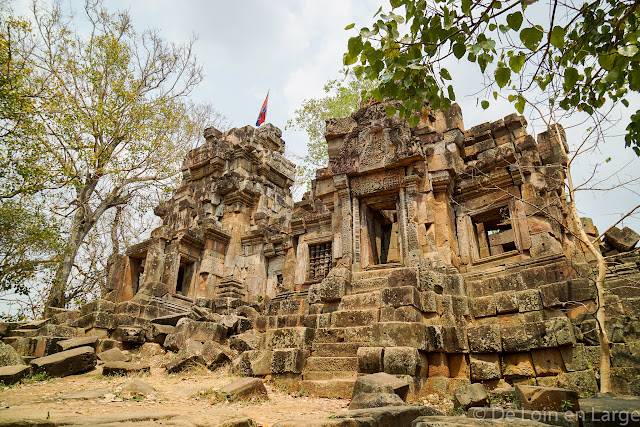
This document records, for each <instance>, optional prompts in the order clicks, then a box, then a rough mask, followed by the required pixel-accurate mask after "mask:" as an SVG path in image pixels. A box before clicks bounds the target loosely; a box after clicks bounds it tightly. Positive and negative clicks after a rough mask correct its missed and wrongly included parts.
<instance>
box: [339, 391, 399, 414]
mask: <svg viewBox="0 0 640 427" xmlns="http://www.w3.org/2000/svg"><path fill="white" fill-rule="evenodd" d="M403 405H405V403H404V400H402V399H401V398H400V396H398V395H397V394H395V393H359V394H356V395H354V396H353V397H352V398H351V402H350V403H349V409H350V410H351V409H365V408H379V407H383V406H403Z"/></svg>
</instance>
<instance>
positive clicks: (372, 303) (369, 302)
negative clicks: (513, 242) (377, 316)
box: [338, 290, 382, 310]
mask: <svg viewBox="0 0 640 427" xmlns="http://www.w3.org/2000/svg"><path fill="white" fill-rule="evenodd" d="M381 305H382V297H381V291H379V290H375V291H370V292H362V293H359V294H352V295H345V296H344V297H342V300H341V301H340V305H338V310H361V309H366V308H380V306H381Z"/></svg>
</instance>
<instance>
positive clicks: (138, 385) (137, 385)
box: [120, 378, 156, 399]
mask: <svg viewBox="0 0 640 427" xmlns="http://www.w3.org/2000/svg"><path fill="white" fill-rule="evenodd" d="M152 394H156V390H155V389H154V388H153V387H151V386H150V385H149V384H147V383H146V382H144V381H142V380H140V379H138V378H134V379H133V380H131V381H129V382H128V383H126V384H124V385H123V386H122V391H121V392H120V395H121V396H122V397H123V398H124V399H132V398H133V397H135V396H149V395H152Z"/></svg>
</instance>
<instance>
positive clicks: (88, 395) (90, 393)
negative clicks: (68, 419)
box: [59, 388, 111, 400]
mask: <svg viewBox="0 0 640 427" xmlns="http://www.w3.org/2000/svg"><path fill="white" fill-rule="evenodd" d="M109 392H111V389H109V388H94V389H90V390H80V391H74V392H73V393H69V394H65V395H62V396H60V397H59V399H62V400H91V399H100V398H102V397H104V395H105V394H107V393H109Z"/></svg>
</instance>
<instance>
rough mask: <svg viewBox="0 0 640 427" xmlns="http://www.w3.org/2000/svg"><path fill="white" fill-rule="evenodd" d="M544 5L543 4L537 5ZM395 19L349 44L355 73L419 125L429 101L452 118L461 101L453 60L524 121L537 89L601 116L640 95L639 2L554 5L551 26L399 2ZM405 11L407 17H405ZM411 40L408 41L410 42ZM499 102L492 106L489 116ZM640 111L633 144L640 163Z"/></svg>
mask: <svg viewBox="0 0 640 427" xmlns="http://www.w3.org/2000/svg"><path fill="white" fill-rule="evenodd" d="M533 3H535V2H533ZM390 4H391V12H389V13H382V7H381V8H380V9H379V10H378V12H377V13H376V14H375V15H374V17H377V20H376V22H374V23H373V25H372V26H371V28H369V27H364V28H361V29H360V30H359V32H358V34H356V35H355V36H353V37H351V38H350V39H349V42H348V52H347V53H345V55H344V63H345V65H353V70H354V72H355V74H356V75H357V76H362V77H366V78H368V79H372V80H377V81H378V82H379V86H378V87H377V88H376V89H374V90H373V91H372V92H371V93H372V95H373V96H374V97H375V98H376V99H378V100H381V99H382V97H383V96H390V97H393V98H396V99H399V100H402V101H403V105H402V106H401V108H400V110H399V114H400V116H401V117H405V116H406V117H407V119H408V120H409V122H410V123H411V124H412V125H415V124H417V123H418V121H419V117H420V111H421V110H422V109H423V108H424V101H425V100H426V101H428V102H429V105H430V107H432V108H440V107H442V108H447V107H448V106H449V105H450V104H451V102H452V101H454V100H455V91H454V89H453V87H452V85H451V84H450V83H449V82H448V80H450V76H449V72H448V71H447V70H446V68H444V64H445V61H446V60H447V58H451V57H452V56H454V57H455V58H457V59H459V60H464V59H466V60H467V61H468V62H471V63H476V64H477V66H478V67H479V69H480V71H481V72H482V73H484V74H485V75H487V76H488V77H490V78H491V79H492V81H493V82H494V83H495V84H496V85H497V86H498V88H496V91H494V97H495V98H497V96H498V91H499V90H500V89H503V90H508V91H509V92H510V93H509V94H508V99H509V101H510V102H512V103H514V106H515V108H516V109H517V110H518V111H519V112H520V113H522V111H523V110H524V107H525V103H526V101H527V100H528V98H527V96H528V94H530V93H531V90H532V88H537V89H539V90H541V91H543V92H545V91H547V92H548V90H549V89H553V91H552V92H553V93H554V95H553V96H552V97H550V99H549V102H550V104H551V105H552V106H554V105H557V106H559V107H561V108H563V109H565V110H569V109H578V110H581V111H585V112H587V113H589V114H594V112H595V111H597V110H598V109H599V108H601V107H602V106H603V105H604V104H605V102H607V101H612V102H621V103H622V104H624V105H625V106H627V107H628V106H629V103H628V101H627V99H626V98H627V96H628V95H629V93H630V92H639V91H640V53H639V49H638V36H639V35H640V32H639V25H640V19H639V16H640V14H638V5H639V2H638V1H635V0H633V1H632V0H626V1H618V0H595V1H593V2H586V3H582V4H573V3H572V2H569V3H566V2H564V3H562V2H558V1H556V0H554V1H552V2H550V4H549V14H548V15H547V16H548V18H546V17H545V18H543V19H542V20H540V22H535V19H536V17H537V16H540V15H538V14H535V13H532V14H529V13H528V8H529V7H533V6H530V5H531V4H532V2H528V1H523V0H514V1H495V0H463V1H461V2H458V1H454V0H435V1H426V0H391V1H390ZM398 10H401V11H402V12H399V13H396V12H397V11H398ZM401 31H403V32H404V31H406V33H404V34H401ZM489 105H490V100H484V101H483V102H482V107H483V108H488V107H489ZM638 118H640V110H638V111H637V112H636V113H635V115H634V116H633V117H632V120H631V123H630V124H629V125H628V127H627V134H626V137H625V142H626V145H627V146H631V147H633V149H634V150H635V152H636V154H638V155H640V124H639V121H638Z"/></svg>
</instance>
